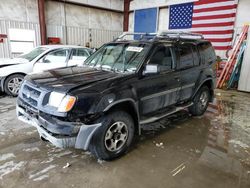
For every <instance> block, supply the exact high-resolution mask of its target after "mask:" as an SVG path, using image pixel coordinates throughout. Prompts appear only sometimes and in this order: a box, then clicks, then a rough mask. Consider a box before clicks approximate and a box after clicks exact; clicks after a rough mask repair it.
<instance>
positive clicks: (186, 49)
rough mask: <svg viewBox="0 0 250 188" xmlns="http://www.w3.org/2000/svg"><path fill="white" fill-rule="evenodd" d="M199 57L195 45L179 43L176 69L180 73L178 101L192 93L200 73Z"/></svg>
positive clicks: (187, 97)
mask: <svg viewBox="0 0 250 188" xmlns="http://www.w3.org/2000/svg"><path fill="white" fill-rule="evenodd" d="M199 65H200V57H199V54H198V51H197V47H196V45H194V44H192V43H181V44H180V45H179V47H178V70H179V71H180V74H181V92H180V101H186V100H188V99H190V97H191V96H192V95H193V93H194V89H195V84H196V82H197V80H198V77H199V75H200V68H199Z"/></svg>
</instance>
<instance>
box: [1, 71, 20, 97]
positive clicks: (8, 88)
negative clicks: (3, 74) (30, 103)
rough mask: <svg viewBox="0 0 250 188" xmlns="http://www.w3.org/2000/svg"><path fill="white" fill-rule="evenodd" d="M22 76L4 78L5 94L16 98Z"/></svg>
mask: <svg viewBox="0 0 250 188" xmlns="http://www.w3.org/2000/svg"><path fill="white" fill-rule="evenodd" d="M23 78H24V75H22V74H13V75H11V76H9V77H7V78H6V80H5V82H4V91H5V93H6V94H8V95H11V96H14V97H16V96H17V95H18V92H19V89H20V87H21V84H22V82H23Z"/></svg>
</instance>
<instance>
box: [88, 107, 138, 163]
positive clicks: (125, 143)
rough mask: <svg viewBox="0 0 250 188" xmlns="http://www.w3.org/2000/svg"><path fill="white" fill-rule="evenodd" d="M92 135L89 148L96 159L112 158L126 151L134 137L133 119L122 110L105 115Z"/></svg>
mask: <svg viewBox="0 0 250 188" xmlns="http://www.w3.org/2000/svg"><path fill="white" fill-rule="evenodd" d="M101 122H102V126H101V127H99V128H98V129H97V131H96V132H95V134H94V135H93V137H92V140H91V143H90V146H89V150H90V152H91V153H92V154H93V155H94V156H95V157H96V158H98V159H103V160H112V159H114V158H117V157H120V156H122V155H123V154H124V153H126V152H127V151H128V149H129V146H130V145H131V143H132V141H133V137H134V130H135V129H134V121H133V119H132V117H131V116H130V115H129V114H128V113H127V112H123V111H115V112H111V113H109V114H107V115H105V116H104V117H103V118H102V119H101Z"/></svg>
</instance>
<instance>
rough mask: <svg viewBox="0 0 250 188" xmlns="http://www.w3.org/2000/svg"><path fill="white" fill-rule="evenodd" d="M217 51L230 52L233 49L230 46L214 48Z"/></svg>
mask: <svg viewBox="0 0 250 188" xmlns="http://www.w3.org/2000/svg"><path fill="white" fill-rule="evenodd" d="M214 49H215V50H229V49H231V47H230V46H214Z"/></svg>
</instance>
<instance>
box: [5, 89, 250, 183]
mask: <svg viewBox="0 0 250 188" xmlns="http://www.w3.org/2000/svg"><path fill="white" fill-rule="evenodd" d="M249 106H250V94H247V93H240V92H235V91H227V92H225V91H222V90H218V91H217V92H216V100H215V102H214V103H213V104H211V105H210V106H209V108H208V110H207V112H206V113H205V115H204V116H201V117H190V116H189V114H188V113H187V112H186V111H183V112H180V113H178V114H176V115H174V116H172V117H170V118H166V119H163V120H161V121H160V122H157V123H154V124H150V125H147V126H145V127H144V130H143V134H142V136H140V137H139V138H138V141H137V142H136V144H135V145H134V146H133V148H132V149H131V151H130V152H129V153H128V154H127V155H125V156H123V157H122V158H120V159H117V160H115V161H112V162H106V161H100V160H96V159H94V158H93V157H92V156H91V155H90V154H89V153H88V152H84V151H79V150H74V149H59V148H55V147H54V146H52V145H51V144H49V143H48V142H43V141H41V140H40V139H39V138H38V134H37V132H36V130H35V129H34V128H32V127H30V126H29V125H25V124H24V123H21V122H19V121H18V120H17V119H16V117H15V99H14V98H9V97H0V187H1V188H2V187H4V188H5V187H8V188H11V187H25V188H27V187H38V186H39V188H43V187H44V188H45V187H46V188H47V187H53V188H57V187H84V188H85V187H91V188H92V187H109V188H112V187H114V188H117V187H131V188H133V187H136V188H140V187H143V188H145V187H154V188H156V187H164V188H165V187H171V188H175V187H178V188H179V187H185V188H201V187H202V188H206V187H209V188H211V187H213V188H224V187H225V188H231V187H232V188H249V187H250V107H249ZM67 163H68V164H67Z"/></svg>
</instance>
